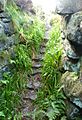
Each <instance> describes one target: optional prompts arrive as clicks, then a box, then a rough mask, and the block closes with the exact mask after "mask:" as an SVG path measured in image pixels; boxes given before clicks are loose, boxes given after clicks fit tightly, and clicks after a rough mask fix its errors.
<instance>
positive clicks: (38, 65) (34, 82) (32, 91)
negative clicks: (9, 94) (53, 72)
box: [22, 26, 50, 120]
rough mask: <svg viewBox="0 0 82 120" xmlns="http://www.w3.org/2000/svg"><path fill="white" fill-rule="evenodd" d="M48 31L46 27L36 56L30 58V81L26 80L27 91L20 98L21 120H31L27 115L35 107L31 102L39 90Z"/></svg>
mask: <svg viewBox="0 0 82 120" xmlns="http://www.w3.org/2000/svg"><path fill="white" fill-rule="evenodd" d="M49 30H50V29H48V26H46V32H45V36H44V40H43V41H42V43H41V44H40V48H39V52H38V54H37V55H36V56H34V57H33V58H32V74H31V76H30V79H29V80H27V89H26V90H25V92H24V94H23V97H22V120H33V119H32V117H31V115H29V116H30V117H28V114H29V113H31V112H33V111H34V109H35V106H34V104H33V101H35V100H36V98H37V91H38V90H39V89H40V88H41V86H42V83H41V79H42V78H41V74H42V67H43V65H42V62H43V59H44V58H43V57H44V54H45V49H46V43H47V41H48V40H49Z"/></svg>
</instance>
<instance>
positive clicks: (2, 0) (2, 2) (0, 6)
mask: <svg viewBox="0 0 82 120" xmlns="http://www.w3.org/2000/svg"><path fill="white" fill-rule="evenodd" d="M6 2H7V0H0V12H2V11H4V10H5V6H6Z"/></svg>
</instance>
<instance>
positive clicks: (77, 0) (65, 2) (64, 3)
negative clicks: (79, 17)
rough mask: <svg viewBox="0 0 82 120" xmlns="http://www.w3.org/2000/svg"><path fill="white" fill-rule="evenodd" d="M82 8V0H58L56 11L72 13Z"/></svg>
mask: <svg viewBox="0 0 82 120" xmlns="http://www.w3.org/2000/svg"><path fill="white" fill-rule="evenodd" d="M80 10H82V0H58V1H57V7H56V12H57V13H58V14H72V13H75V12H78V11H80Z"/></svg>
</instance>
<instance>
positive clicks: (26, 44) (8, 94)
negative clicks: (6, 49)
mask: <svg viewBox="0 0 82 120" xmlns="http://www.w3.org/2000/svg"><path fill="white" fill-rule="evenodd" d="M7 11H8V13H9V15H10V16H11V19H12V23H13V26H14V30H15V35H16V39H17V42H18V43H19V44H18V45H16V46H14V53H15V56H14V58H10V60H9V61H10V64H11V65H12V66H13V65H14V69H13V70H11V72H12V75H9V74H8V73H5V74H4V76H3V80H1V81H0V120H11V119H13V120H21V113H20V106H21V91H23V90H24V88H25V83H26V82H27V81H26V80H27V79H28V76H29V75H30V73H31V70H32V69H31V66H32V63H31V62H32V57H33V56H34V55H35V54H36V53H37V52H38V48H39V45H40V42H41V41H42V40H43V36H44V31H45V29H44V22H42V21H41V20H40V18H39V17H34V16H31V17H30V16H29V15H27V14H26V13H24V12H22V11H21V10H20V9H19V8H18V7H17V6H16V5H15V4H13V5H12V4H10V5H8V7H7Z"/></svg>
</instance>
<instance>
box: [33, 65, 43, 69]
mask: <svg viewBox="0 0 82 120" xmlns="http://www.w3.org/2000/svg"><path fill="white" fill-rule="evenodd" d="M32 68H34V69H38V68H42V65H41V64H34V65H33V66H32Z"/></svg>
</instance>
